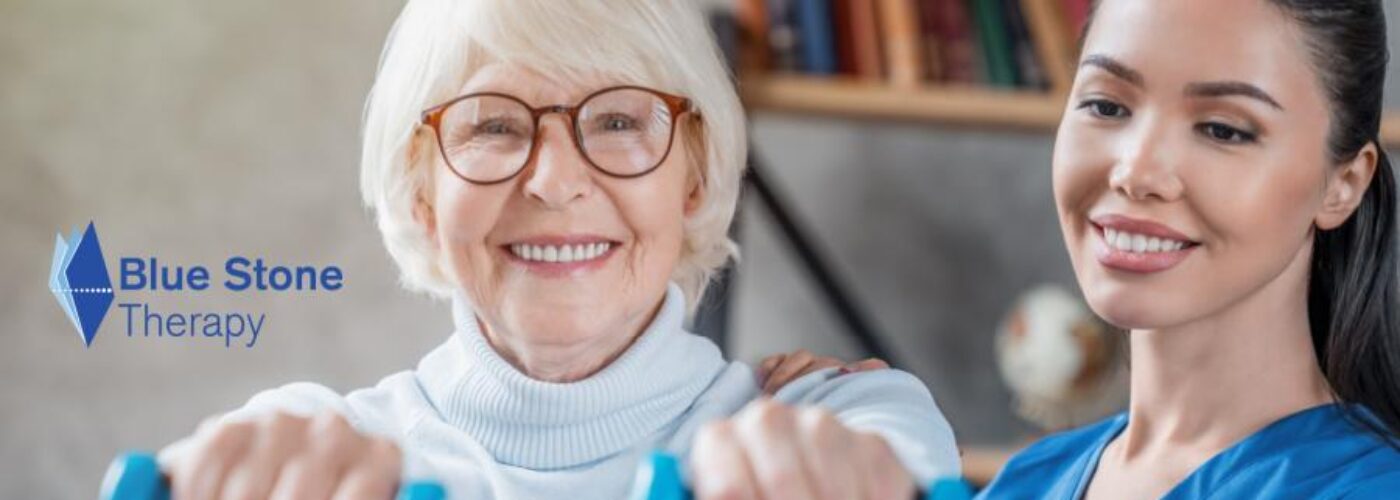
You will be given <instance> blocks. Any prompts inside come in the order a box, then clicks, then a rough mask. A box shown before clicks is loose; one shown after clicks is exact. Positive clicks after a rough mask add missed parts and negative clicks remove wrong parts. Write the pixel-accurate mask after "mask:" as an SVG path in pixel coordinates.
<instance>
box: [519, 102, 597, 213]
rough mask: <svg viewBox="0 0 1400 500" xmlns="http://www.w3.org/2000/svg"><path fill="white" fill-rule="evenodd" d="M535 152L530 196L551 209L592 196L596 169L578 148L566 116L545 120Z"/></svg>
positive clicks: (528, 173) (529, 166)
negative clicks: (593, 168)
mask: <svg viewBox="0 0 1400 500" xmlns="http://www.w3.org/2000/svg"><path fill="white" fill-rule="evenodd" d="M535 143H536V144H535V150H534V153H533V154H532V155H531V157H530V159H529V161H528V163H526V164H525V172H523V173H522V175H524V177H525V182H524V190H525V194H526V196H528V197H530V198H531V199H533V200H536V201H539V202H540V203H541V204H543V205H544V206H546V207H548V208H551V209H559V208H563V207H564V206H566V205H568V204H569V203H570V202H572V201H574V200H578V199H582V198H585V197H587V196H588V195H589V193H591V192H592V189H593V178H592V172H590V171H589V170H590V169H591V168H592V167H591V166H589V165H588V160H587V159H585V158H584V157H583V153H582V152H581V150H580V147H578V146H575V144H574V138H573V131H572V129H571V128H570V127H569V123H568V120H567V119H566V118H564V117H563V116H555V115H550V116H545V117H544V118H542V119H541V120H540V129H539V130H538V131H536V137H535Z"/></svg>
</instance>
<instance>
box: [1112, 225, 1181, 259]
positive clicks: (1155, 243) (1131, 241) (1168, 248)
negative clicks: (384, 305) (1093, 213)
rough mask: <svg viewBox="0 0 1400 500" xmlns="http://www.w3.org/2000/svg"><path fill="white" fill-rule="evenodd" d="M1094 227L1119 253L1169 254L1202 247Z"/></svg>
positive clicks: (1157, 237)
mask: <svg viewBox="0 0 1400 500" xmlns="http://www.w3.org/2000/svg"><path fill="white" fill-rule="evenodd" d="M1094 227H1095V228H1096V229H1098V230H1099V234H1100V235H1101V236H1102V237H1103V241H1104V243H1106V244H1108V247H1109V248H1111V249H1113V250H1117V251H1119V252H1125V253H1136V254H1151V253H1168V252H1178V251H1181V250H1188V249H1191V248H1194V247H1197V246H1200V243H1196V242H1194V241H1189V240H1178V239H1172V238H1166V237H1161V236H1153V235H1147V234H1139V233H1131V232H1128V231H1123V230H1118V229H1113V228H1108V227H1103V226H1099V225H1095V226H1094Z"/></svg>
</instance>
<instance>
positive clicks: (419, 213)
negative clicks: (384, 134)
mask: <svg viewBox="0 0 1400 500" xmlns="http://www.w3.org/2000/svg"><path fill="white" fill-rule="evenodd" d="M420 132H421V129H420ZM425 140H426V141H431V140H432V138H431V137H424V134H422V133H415V134H414V138H413V139H412V140H411V141H410V143H409V146H408V161H407V165H409V168H411V169H422V168H425V167H424V165H423V162H424V161H425V160H424V158H423V156H422V155H421V154H420V153H422V152H423V151H425V150H427V149H428V148H427V146H426V144H425ZM434 170H435V169H432V168H428V170H427V172H409V175H419V176H423V178H424V179H423V182H422V184H421V185H419V186H418V189H416V190H415V192H414V194H413V222H414V223H416V224H418V227H420V228H422V229H423V234H426V235H428V241H431V242H432V243H433V246H434V247H437V246H438V233H437V211H436V210H435V209H434V208H433V201H432V200H433V184H434V183H435V182H437V180H436V179H434V178H433V175H432V174H431V173H429V172H433V171H434Z"/></svg>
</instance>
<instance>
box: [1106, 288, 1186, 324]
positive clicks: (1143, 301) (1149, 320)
mask: <svg viewBox="0 0 1400 500" xmlns="http://www.w3.org/2000/svg"><path fill="white" fill-rule="evenodd" d="M1098 288H1099V289H1097V290H1086V291H1085V299H1086V301H1087V302H1088V303H1089V308H1090V309H1092V310H1093V311H1094V314H1097V315H1098V316H1099V317H1100V318H1103V320H1104V321H1106V322H1108V324H1110V325H1113V326H1116V327H1118V328H1122V329H1124V330H1152V329H1158V328H1164V327H1167V326H1171V325H1172V324H1174V323H1177V321H1174V315H1173V314H1172V313H1171V312H1170V309H1171V308H1170V307H1165V306H1167V304H1165V302H1167V301H1163V300H1162V295H1161V294H1157V293H1148V291H1147V290H1130V289H1124V288H1125V287H1122V286H1114V287H1103V286H1101V287H1098ZM1107 288H1113V289H1107Z"/></svg>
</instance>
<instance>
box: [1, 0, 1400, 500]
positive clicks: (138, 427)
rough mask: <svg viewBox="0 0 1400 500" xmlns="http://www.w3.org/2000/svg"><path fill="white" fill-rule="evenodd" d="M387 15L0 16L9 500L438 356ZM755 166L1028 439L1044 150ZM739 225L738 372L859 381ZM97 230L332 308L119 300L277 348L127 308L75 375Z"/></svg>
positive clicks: (972, 135) (155, 11) (247, 7)
mask: <svg viewBox="0 0 1400 500" xmlns="http://www.w3.org/2000/svg"><path fill="white" fill-rule="evenodd" d="M705 3H706V4H724V3H727V2H724V1H723V0H720V1H707V2H705ZM1386 3H1387V5H1388V6H1389V7H1390V10H1391V11H1394V10H1396V9H1397V8H1400V0H1387V2H1386ZM400 7H401V3H400V2H370V1H354V0H352V1H330V0H303V1H297V2H279V1H271V0H247V1H241V2H214V1H208V0H193V1H187V2H166V1H156V0H109V1H105V2H92V1H79V0H42V1H40V0H5V1H3V2H0V284H3V285H4V286H3V288H0V294H3V295H0V297H3V300H0V317H2V318H4V323H3V326H0V338H2V339H3V340H0V465H3V467H0V498H91V497H92V496H94V494H95V492H96V491H97V485H98V482H99V479H100V476H101V473H102V471H103V469H104V467H105V465H106V463H107V462H108V460H110V459H111V457H112V456H113V454H114V453H116V452H117V451H119V450H123V449H128V448H145V449H155V448H158V447H160V446H162V445H164V444H165V443H168V442H170V441H172V440H174V439H176V438H178V437H180V436H182V435H185V434H187V433H189V432H190V431H191V430H192V429H193V427H194V425H195V424H196V423H197V422H198V421H199V420H200V419H201V418H202V417H204V416H206V415H209V414H212V413H215V412H219V411H222V410H226V409H230V408H233V407H236V406H238V405H239V404H241V403H242V402H243V401H244V400H245V399H247V397H249V396H250V395H251V394H253V393H254V392H255V391H257V390H259V389H262V388H268V387H272V386H276V385H280V384H283V383H286V382H290V381H296V380H315V381H319V382H322V383H325V384H327V385H329V386H331V387H333V388H335V389H337V390H340V391H347V390H350V389H353V388H356V387H361V386H365V385H369V384H372V383H373V382H375V381H376V380H378V379H379V378H380V377H382V376H384V375H386V374H389V373H391V372H394V371H398V370H403V369H406V368H410V367H412V366H413V365H414V363H415V362H416V360H417V359H418V357H419V356H421V355H422V354H423V353H425V352H426V351H427V350H429V349H430V348H432V347H433V346H435V345H437V344H438V343H440V342H442V341H443V340H444V339H445V338H446V337H447V335H448V334H449V331H450V330H449V328H450V318H449V314H448V310H447V308H446V307H445V306H444V305H442V304H438V303H433V302H431V301H429V300H427V299H425V298H422V297H417V296H413V295H410V294H407V293H405V292H402V291H400V290H399V289H398V287H397V286H396V283H395V279H396V277H395V271H394V269H393V267H392V263H391V262H390V260H389V259H388V257H387V254H386V253H385V251H384V250H383V247H382V245H381V244H380V242H379V235H378V232H377V231H376V230H375V228H374V227H373V225H372V223H371V222H370V220H369V218H368V216H367V214H366V212H365V210H364V209H363V208H362V206H361V203H360V198H359V191H358V185H357V168H358V167H357V158H358V144H357V133H358V118H359V113H360V108H361V104H362V100H363V97H364V94H365V92H366V91H367V89H368V88H369V85H370V83H371V79H372V77H373V72H374V69H375V64H376V62H377V58H378V54H379V49H380V46H381V44H382V41H383V38H384V36H385V34H386V33H387V31H388V27H389V25H390V23H391V22H392V21H393V18H394V16H395V15H396V14H397V12H398V9H399V8H400ZM1392 29H1394V25H1392ZM1394 38H1395V37H1394V36H1393V37H1392V39H1394ZM1393 81H1394V79H1392V82H1393ZM1392 89H1394V86H1393V85H1392ZM1390 95H1391V96H1394V95H1395V92H1394V90H1392V91H1391V92H1390ZM754 138H755V143H756V144H757V145H758V151H757V152H758V154H759V155H760V156H761V157H762V158H763V159H765V160H766V161H767V163H768V166H769V172H770V176H771V177H772V180H773V181H775V183H776V184H778V185H779V187H780V188H781V189H782V191H783V192H784V193H786V194H787V195H788V197H789V198H790V199H791V200H792V201H793V203H794V205H795V209H796V211H797V213H798V215H799V216H800V217H801V218H802V219H803V220H805V221H806V222H807V224H808V226H809V228H810V229H811V230H812V231H813V232H814V234H815V235H816V236H817V238H818V240H819V245H820V246H821V247H822V248H823V249H824V250H826V251H827V253H828V254H829V255H831V256H832V257H833V259H834V261H835V264H836V267H837V270H838V271H839V272H840V274H841V275H842V276H843V277H844V278H845V279H846V281H847V282H848V284H849V285H851V288H852V291H854V292H855V293H856V295H857V299H858V302H859V303H860V304H861V305H862V306H864V307H865V308H867V309H868V310H869V311H870V312H871V313H873V316H874V318H875V320H876V323H877V326H878V327H879V328H880V329H881V330H882V331H883V332H885V333H886V334H887V336H888V338H887V340H888V341H889V343H890V344H891V345H892V346H893V347H895V348H896V349H897V350H898V351H899V352H900V353H901V354H902V355H903V356H904V357H905V358H906V359H908V360H909V361H910V364H909V366H908V367H907V368H909V369H910V370H911V371H913V372H914V373H916V374H917V375H918V376H919V377H921V378H922V379H923V380H924V381H925V382H927V383H928V384H929V385H930V386H931V387H932V388H933V391H934V393H935V395H936V397H937V398H938V401H939V403H940V405H941V406H942V408H943V410H944V412H945V413H946V414H947V415H948V417H949V419H950V421H951V422H952V424H953V426H954V428H955V429H956V430H957V432H958V434H959V437H960V439H961V440H962V441H963V442H964V443H965V444H1004V443H1010V442H1014V441H1015V440H1017V439H1019V438H1020V437H1022V436H1023V435H1024V434H1025V433H1026V432H1027V431H1028V428H1027V427H1026V426H1025V425H1024V424H1023V423H1021V422H1019V421H1018V420H1017V419H1016V418H1015V417H1014V416H1013V415H1012V413H1011V411H1010V396H1009V395H1008V393H1007V391H1006V390H1005V389H1004V388H1003V385H1002V383H1001V381H1000V379H999V378H998V376H997V374H996V369H995V364H994V359H993V350H992V333H993V330H994V329H995V326H996V323H997V321H998V319H999V317H1000V315H1001V314H1002V313H1003V312H1004V311H1005V310H1006V308H1007V307H1008V305H1009V304H1010V302H1011V301H1012V300H1013V298H1014V297H1015V296H1016V295H1018V294H1019V293H1020V292H1022V291H1023V290H1024V289H1026V288H1028V287H1030V286H1032V285H1034V284H1037V283H1041V282H1057V283H1061V284H1064V285H1066V286H1072V285H1073V277H1072V275H1071V272H1070V269H1069V265H1068V259H1067V257H1066V256H1065V255H1064V251H1063V249H1062V247H1061V241H1060V233H1059V230H1058V228H1057V226H1056V219H1055V216H1054V213H1053V205H1052V201H1051V193H1050V185H1049V180H1050V163H1049V161H1050V152H1051V139H1052V138H1051V136H1050V135H1049V134H1045V133H1008V132H991V131H986V130H966V129H958V128H953V127H938V126H930V125H918V124H907V123H905V124H898V123H882V122H860V121H854V122H853V121H848V120H839V119H817V118H812V117H796V116H782V115H769V114H760V115H757V116H756V117H755V121H754ZM744 210H745V215H744V225H743V230H742V237H743V245H744V260H743V263H742V265H741V266H740V271H739V272H740V275H739V278H738V285H737V288H736V290H735V310H734V317H733V323H732V332H733V333H732V335H733V339H732V344H731V346H730V347H731V353H732V354H733V355H734V356H735V357H736V358H737V359H740V360H746V361H754V360H757V359H758V358H760V357H761V356H763V355H766V354H770V353H774V352H781V351H787V350H791V349H795V348H798V347H806V348H809V349H812V350H814V351H816V352H818V353H821V354H827V355H834V356H839V357H844V358H855V357H859V356H862V353H860V352H858V351H857V350H856V349H855V348H854V346H853V345H852V344H851V343H850V342H849V341H848V340H847V339H846V338H845V337H844V336H843V334H842V332H841V329H840V328H839V327H838V326H837V324H836V323H834V318H833V317H831V316H830V315H828V314H826V313H825V312H823V307H824V305H823V303H822V302H821V301H820V299H819V297H818V296H817V295H816V294H815V292H814V291H813V289H812V288H811V282H810V279H809V278H808V277H807V276H805V275H803V274H802V273H801V272H800V271H799V270H798V268H797V267H796V266H795V265H794V264H793V261H792V259H791V254H790V253H789V252H788V250H787V249H786V247H785V246H783V244H782V243H781V242H779V241H778V240H777V239H776V238H775V236H774V232H773V229H772V226H771V224H770V221H769V220H768V219H767V215H766V213H765V212H763V211H762V210H761V209H758V208H756V207H754V206H753V203H752V200H750V201H749V203H748V206H746V207H745V209H744ZM89 220H93V221H95V222H96V224H97V227H98V230H99V233H100V234H101V242H102V245H103V247H104V248H103V250H104V251H105V253H106V255H107V256H108V259H109V265H114V261H113V260H112V259H114V258H115V256H123V255H130V256H145V255H156V256H159V257H160V258H161V259H163V260H165V261H167V262H169V263H172V264H186V265H191V264H203V265H206V266H210V267H211V268H215V270H218V268H220V267H221V266H222V263H223V261H224V259H226V258H227V257H229V256H231V255H244V256H248V257H255V256H261V257H265V258H267V259H269V260H271V261H273V262H282V263H296V264H317V265H326V264H335V265H338V266H340V267H341V268H342V270H343V271H344V273H345V275H346V279H345V287H344V288H343V289H342V290H340V291H338V292H334V293H281V294H278V293H261V294H248V293H243V294H238V293H230V292H225V291H222V290H218V291H214V290H211V291H206V292H200V293H197V294H194V295H182V296H179V297H174V298H171V297H169V296H168V295H162V294H155V293H150V294H142V293H139V292H127V293H119V294H118V302H121V301H138V300H139V301H146V302H149V303H150V304H151V306H152V307H153V308H157V309H160V310H164V311H166V312H176V311H194V310H208V311H257V312H265V313H266V314H267V317H268V320H267V322H268V323H267V325H266V326H265V327H264V332H263V333H262V335H261V336H260V338H259V339H258V343H257V345H256V347H255V348H253V349H236V348H235V349H225V348H224V347H223V345H222V343H217V344H216V343H214V342H210V341H204V340H197V339H196V340H191V339H171V338H165V339H141V338H132V339H127V338H121V337H122V336H123V335H124V329H123V328H122V326H121V324H120V323H121V322H123V321H124V320H125V317H124V314H123V311H122V310H120V309H117V308H116V307H115V306H114V307H113V309H112V311H110V312H109V313H108V316H107V319H106V323H105V326H104V328H103V333H102V334H100V335H98V338H97V339H96V341H95V342H94V343H93V345H92V346H91V347H90V348H86V349H84V348H83V347H82V345H81V341H80V340H79V339H78V338H77V337H78V336H77V335H75V334H74V331H73V329H72V327H71V325H69V324H68V322H67V320H66V319H65V317H64V315H63V313H62V312H61V310H60V309H59V307H58V306H57V305H56V304H55V301H54V298H53V296H52V294H51V293H50V292H49V290H48V289H47V288H48V287H47V280H48V272H49V264H50V259H51V255H52V252H53V245H54V234H55V233H56V232H59V231H63V232H65V233H66V232H67V231H69V230H71V228H72V227H74V226H75V225H85V224H86V223H87V222H88V221H89ZM110 272H111V273H112V274H113V276H114V277H115V276H116V274H115V269H112V270H110Z"/></svg>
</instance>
